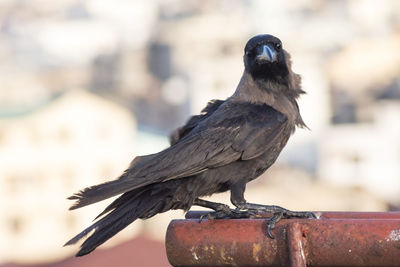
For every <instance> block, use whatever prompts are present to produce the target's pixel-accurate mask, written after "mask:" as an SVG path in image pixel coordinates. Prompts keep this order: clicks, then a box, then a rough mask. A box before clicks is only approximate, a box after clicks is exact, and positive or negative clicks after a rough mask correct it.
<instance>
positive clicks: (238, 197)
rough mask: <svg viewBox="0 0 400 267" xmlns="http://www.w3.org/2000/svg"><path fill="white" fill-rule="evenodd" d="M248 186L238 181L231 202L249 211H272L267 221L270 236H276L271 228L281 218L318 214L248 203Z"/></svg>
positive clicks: (233, 187)
mask: <svg viewBox="0 0 400 267" xmlns="http://www.w3.org/2000/svg"><path fill="white" fill-rule="evenodd" d="M245 188H246V184H245V183H243V182H242V183H238V184H235V185H234V186H232V187H231V202H232V204H233V205H235V207H236V208H237V210H239V211H249V212H253V213H259V212H268V213H272V214H273V216H272V218H271V219H269V221H268V222H267V233H268V236H269V237H270V238H274V237H273V235H272V233H271V230H272V229H274V227H275V224H276V223H277V222H279V221H280V219H282V218H284V219H289V218H308V219H315V218H316V216H315V215H314V213H312V212H308V211H291V210H288V209H285V208H282V207H280V206H274V205H260V204H254V203H248V202H247V201H246V200H245V199H244V190H245Z"/></svg>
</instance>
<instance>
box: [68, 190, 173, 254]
mask: <svg viewBox="0 0 400 267" xmlns="http://www.w3.org/2000/svg"><path fill="white" fill-rule="evenodd" d="M167 199H168V192H158V193H157V194H156V195H152V190H151V188H145V189H143V188H140V189H136V190H132V191H129V192H127V193H125V194H123V195H122V196H120V197H119V198H117V199H116V200H114V202H112V203H111V204H110V205H109V206H108V207H107V208H106V209H105V210H104V211H103V212H102V213H101V214H100V215H99V216H97V218H99V217H101V216H103V215H104V214H107V213H108V214H107V215H105V216H104V217H103V218H101V219H99V220H98V221H97V222H95V223H93V224H92V225H91V226H89V227H88V228H86V229H85V230H83V231H82V232H81V233H79V234H78V235H76V236H75V237H74V238H72V239H71V240H69V241H68V242H67V243H65V245H64V246H67V245H72V244H75V243H76V242H78V241H79V240H80V239H82V238H84V237H85V236H86V235H88V234H89V233H90V232H92V231H93V230H94V232H93V234H91V235H90V236H89V237H88V238H87V239H86V240H85V241H84V242H83V244H82V245H81V249H80V250H79V251H78V253H77V254H76V256H77V257H78V256H83V255H86V254H88V253H90V252H91V251H93V250H94V249H96V248H97V247H98V246H100V245H101V244H103V243H104V242H105V241H107V240H108V239H110V238H111V237H112V236H114V235H115V234H117V233H118V232H119V231H121V230H122V229H124V228H125V227H126V226H128V225H129V224H131V223H132V222H133V221H135V220H136V219H138V218H149V217H152V216H154V215H155V214H157V213H160V212H163V211H164V210H163V209H164V208H165V204H166V200H167Z"/></svg>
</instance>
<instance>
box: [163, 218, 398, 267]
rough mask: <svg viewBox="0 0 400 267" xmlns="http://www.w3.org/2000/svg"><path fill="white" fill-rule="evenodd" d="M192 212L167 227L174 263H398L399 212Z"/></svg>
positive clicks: (306, 264)
mask: <svg viewBox="0 0 400 267" xmlns="http://www.w3.org/2000/svg"><path fill="white" fill-rule="evenodd" d="M201 214H203V213H202V212H189V213H188V215H187V217H186V218H187V219H186V220H173V221H172V222H171V223H170V225H169V227H168V230H167V236H166V249H167V256H168V259H169V261H170V263H171V264H172V265H173V266H176V267H178V266H293V267H300V266H387V267H389V266H400V212H316V214H318V217H319V218H318V219H288V220H284V219H282V220H281V221H280V222H279V223H277V225H276V226H275V228H274V229H273V231H272V233H273V235H274V236H275V238H274V239H271V238H269V237H268V236H267V230H266V218H267V217H269V216H270V215H269V214H265V215H262V216H260V217H261V218H255V219H223V220H213V221H208V220H203V221H202V222H201V223H199V219H198V218H199V216H200V215H201Z"/></svg>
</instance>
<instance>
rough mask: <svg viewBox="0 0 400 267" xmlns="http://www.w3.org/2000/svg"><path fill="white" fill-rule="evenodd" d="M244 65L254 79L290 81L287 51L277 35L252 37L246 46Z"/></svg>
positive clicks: (285, 82) (279, 81)
mask: <svg viewBox="0 0 400 267" xmlns="http://www.w3.org/2000/svg"><path fill="white" fill-rule="evenodd" d="M244 66H245V70H246V71H247V72H248V73H249V74H250V75H251V76H252V77H253V79H254V80H259V81H260V80H261V81H270V82H278V83H280V84H282V83H283V84H286V85H287V83H288V75H289V66H288V65H287V60H286V53H285V51H284V50H283V48H282V42H281V40H279V39H278V38H276V37H275V36H272V35H269V34H262V35H257V36H254V37H253V38H251V39H250V40H249V41H248V42H247V44H246V47H245V48H244Z"/></svg>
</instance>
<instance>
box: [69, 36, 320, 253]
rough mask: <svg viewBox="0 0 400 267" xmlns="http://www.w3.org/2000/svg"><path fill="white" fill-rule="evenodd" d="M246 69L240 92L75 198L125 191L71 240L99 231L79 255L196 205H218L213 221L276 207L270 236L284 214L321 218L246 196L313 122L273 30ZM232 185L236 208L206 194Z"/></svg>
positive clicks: (255, 42)
mask: <svg viewBox="0 0 400 267" xmlns="http://www.w3.org/2000/svg"><path fill="white" fill-rule="evenodd" d="M244 53H245V54H244V66H245V70H244V73H243V76H242V78H241V80H240V82H239V85H238V87H237V89H236V91H235V93H234V94H233V95H232V96H231V97H229V98H227V99H226V100H213V101H210V102H209V103H208V105H207V106H206V108H205V109H204V110H203V111H202V112H201V114H200V115H196V116H193V117H191V118H190V119H189V121H188V122H187V123H186V125H184V126H183V127H181V128H179V129H177V130H176V131H175V132H174V133H173V134H172V135H171V146H170V147H168V148H167V149H165V150H163V151H161V152H159V153H155V154H151V155H146V156H139V157H136V158H135V159H134V160H133V161H132V163H131V164H130V166H129V168H128V169H127V170H125V172H124V173H123V174H122V175H121V176H120V177H119V178H118V179H116V180H113V181H109V182H106V183H103V184H99V185H95V186H91V187H88V188H85V189H83V190H82V191H80V192H78V193H76V194H74V195H72V196H71V197H69V199H75V200H76V202H75V203H74V204H73V205H72V206H71V208H70V209H77V208H81V207H83V206H86V205H89V204H92V203H95V202H98V201H101V200H104V199H107V198H110V197H113V196H116V195H120V194H122V195H121V196H120V197H119V198H117V199H116V200H114V201H113V202H112V203H111V204H110V205H109V206H108V207H107V208H106V209H105V210H104V211H103V212H102V213H101V214H99V216H98V217H97V218H96V219H98V220H97V221H96V222H95V223H93V224H92V225H91V226H89V227H88V228H86V229H85V230H84V231H83V232H81V233H80V234H78V235H77V236H75V237H74V238H72V239H71V240H70V241H68V242H67V243H66V245H71V244H74V243H76V242H77V241H78V240H80V239H81V238H83V237H85V236H86V235H88V234H89V233H90V232H92V231H94V232H93V233H92V234H91V235H90V236H89V237H88V238H87V239H86V240H85V241H84V242H83V244H82V245H81V249H80V250H79V252H78V253H77V254H76V255H77V256H82V255H85V254H88V253H90V252H91V251H93V250H94V249H95V248H96V247H98V246H99V245H101V244H102V243H104V242H105V241H106V240H108V239H109V238H111V237H112V236H114V235H115V234H116V233H118V232H119V231H121V230H122V229H123V228H125V227H126V226H127V225H129V224H130V223H132V222H133V221H135V220H136V219H138V218H140V219H146V218H150V217H152V216H154V215H156V214H157V213H161V212H165V211H168V210H171V209H183V210H185V211H187V210H189V209H190V207H191V206H193V205H197V206H202V207H207V208H210V209H213V210H214V212H210V213H209V214H208V216H207V217H208V218H209V219H218V218H224V217H233V218H235V217H245V216H250V215H252V214H254V213H257V212H271V213H272V214H273V217H272V218H271V219H270V220H269V222H268V224H267V225H268V235H269V236H271V237H272V235H271V232H270V231H271V229H272V228H273V227H274V225H275V223H276V222H277V221H279V220H280V219H281V218H290V217H304V218H314V215H313V214H312V213H310V212H293V211H289V210H286V209H284V208H281V207H279V206H266V205H259V204H252V203H248V202H246V200H245V199H244V191H245V188H246V184H247V183H248V182H249V181H251V180H253V179H255V178H257V177H258V176H259V175H261V174H262V173H263V172H265V170H267V169H268V168H269V167H270V166H271V165H272V164H273V163H274V162H275V160H276V159H277V157H278V156H279V154H280V152H281V150H282V149H283V147H284V146H285V145H286V143H287V141H288V139H289V137H290V135H291V134H292V133H293V132H294V131H295V128H296V126H298V127H306V125H305V124H304V122H303V120H302V118H301V116H300V113H299V107H298V105H297V102H296V99H297V98H298V97H299V95H301V94H303V93H304V91H303V90H302V89H301V86H300V76H299V75H297V74H295V73H294V72H293V71H292V69H291V62H290V56H289V54H288V53H287V52H286V51H285V50H284V49H283V47H282V42H281V41H280V40H279V39H278V38H276V37H274V36H272V35H267V34H265V35H257V36H255V37H253V38H251V39H250V40H249V41H248V42H247V44H246V47H245V49H244ZM228 190H230V192H231V201H232V203H233V205H234V206H235V207H236V209H235V210H233V209H230V208H229V206H228V205H225V204H221V203H214V202H210V201H206V200H203V199H201V198H200V197H203V196H209V195H212V194H214V193H219V192H225V191H228Z"/></svg>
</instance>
